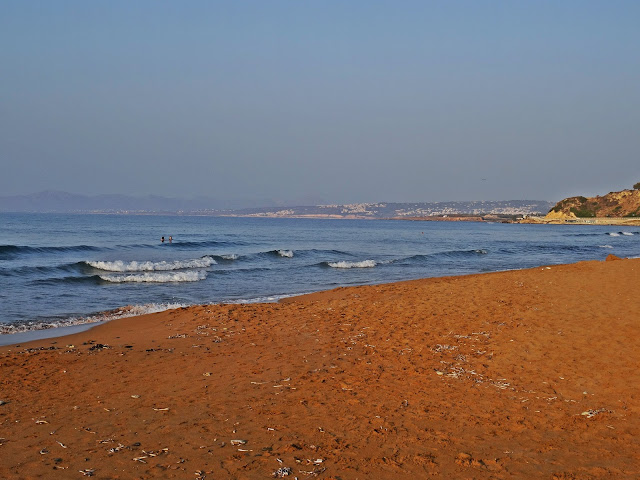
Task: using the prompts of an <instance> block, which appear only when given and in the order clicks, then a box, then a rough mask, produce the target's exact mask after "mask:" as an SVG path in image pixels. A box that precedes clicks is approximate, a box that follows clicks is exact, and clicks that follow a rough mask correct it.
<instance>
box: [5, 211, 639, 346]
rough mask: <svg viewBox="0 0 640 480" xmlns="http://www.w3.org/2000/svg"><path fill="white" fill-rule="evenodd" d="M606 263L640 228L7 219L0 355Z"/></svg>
mask: <svg viewBox="0 0 640 480" xmlns="http://www.w3.org/2000/svg"><path fill="white" fill-rule="evenodd" d="M162 237H164V239H165V241H164V243H163V242H162V241H161V238H162ZM169 237H171V238H172V240H171V242H170V241H169ZM611 253H612V254H615V255H617V256H619V257H638V256H640V227H624V228H623V227H615V226H613V227H612V226H589V225H520V224H502V223H481V222H420V221H400V220H342V219H307V218H305V219H295V218H239V217H213V216H186V215H173V216H160V215H101V214H91V215H89V214H35V213H34V214H22V213H13V214H12V213H1V214H0V345H3V344H4V345H7V344H13V343H17V342H23V341H27V340H29V339H35V338H47V337H55V336H59V335H64V334H68V333H73V332H75V331H79V330H81V329H86V328H89V327H90V326H92V325H93V324H95V323H98V322H103V321H107V320H110V319H114V318H120V317H127V316H136V315H141V314H144V313H151V312H158V311H163V310H167V309H172V308H179V307H183V306H188V305H194V304H217V303H251V302H275V301H278V300H279V299H281V298H284V297H288V296H293V295H299V294H304V293H310V292H316V291H320V290H326V289H331V288H335V287H339V286H349V285H370V284H379V283H387V282H396V281H401V280H410V279H417V278H426V277H441V276H449V275H461V274H471V273H482V272H496V271H503V270H513V269H522V268H529V267H537V266H543V265H545V266H546V265H556V264H563V263H572V262H577V261H581V260H604V259H605V258H606V257H607V255H609V254H611Z"/></svg>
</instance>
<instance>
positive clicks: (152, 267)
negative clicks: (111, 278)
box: [85, 256, 217, 272]
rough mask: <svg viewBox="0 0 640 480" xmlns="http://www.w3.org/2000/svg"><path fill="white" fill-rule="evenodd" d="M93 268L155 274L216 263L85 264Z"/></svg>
mask: <svg viewBox="0 0 640 480" xmlns="http://www.w3.org/2000/svg"><path fill="white" fill-rule="evenodd" d="M85 263H86V264H87V265H90V266H91V267H93V268H97V269H98V270H104V271H106V272H155V271H171V270H184V269H187V268H206V267H210V266H211V265H215V264H216V263H217V262H216V261H215V260H214V259H213V258H211V257H208V256H207V257H202V258H194V259H191V260H175V261H173V262H166V261H162V262H137V261H132V262H124V261H122V260H116V261H114V262H85Z"/></svg>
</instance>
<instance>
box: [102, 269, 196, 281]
mask: <svg viewBox="0 0 640 480" xmlns="http://www.w3.org/2000/svg"><path fill="white" fill-rule="evenodd" d="M100 278H101V279H102V280H105V281H107V282H113V283H127V282H136V283H171V282H198V281H200V280H204V279H205V278H207V274H206V273H205V272H172V273H150V272H147V273H139V274H132V275H100Z"/></svg>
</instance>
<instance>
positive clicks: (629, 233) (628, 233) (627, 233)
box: [620, 232, 633, 236]
mask: <svg viewBox="0 0 640 480" xmlns="http://www.w3.org/2000/svg"><path fill="white" fill-rule="evenodd" d="M620 233H621V234H622V235H629V236H631V235H633V232H620Z"/></svg>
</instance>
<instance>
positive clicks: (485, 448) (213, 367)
mask: <svg viewBox="0 0 640 480" xmlns="http://www.w3.org/2000/svg"><path fill="white" fill-rule="evenodd" d="M639 281H640V260H639V259H632V260H619V261H606V262H605V261H590V262H581V263H577V264H572V265H563V266H551V267H544V266H543V267H538V268H533V269H529V270H521V271H510V272H500V273H491V274H482V275H470V276H463V277H447V278H434V279H425V280H418V281H408V282H402V283H395V284H386V285H378V286H364V287H351V288H339V289H336V290H332V291H328V292H322V293H317V294H313V295H308V296H302V297H296V298H291V299H287V300H286V301H282V302H281V303H279V304H252V305H218V306H198V307H190V308H184V309H179V310H171V311H167V312H163V313H158V314H153V315H146V316H141V317H135V318H128V319H121V320H115V321H112V322H109V323H107V324H103V325H100V326H97V327H95V328H93V329H91V330H89V331H86V332H82V333H79V334H76V335H72V336H68V337H61V338H55V339H48V340H39V341H37V342H32V343H29V344H21V345H14V346H9V347H1V348H0V371H1V377H0V378H1V380H0V478H7V479H13V478H20V479H29V478H47V479H49V478H64V479H66V478H83V477H84V476H93V477H95V478H100V479H116V478H118V479H128V478H196V479H198V478H209V479H214V478H232V479H259V478H274V477H275V478H285V477H286V478H299V479H306V478H310V479H311V478H322V479H344V480H347V479H370V478H389V479H392V478H431V477H434V478H465V479H466V478H468V479H472V478H473V479H485V478H487V479H488V478H493V479H500V478H548V479H592V478H638V477H640V420H639V419H638V415H639V414H640V395H639V394H638V385H640V370H639V368H638V367H639V365H640V361H639V360H640V337H639V336H638V331H639V322H640V300H639V299H638V290H637V289H638V284H639V283H638V282H639Z"/></svg>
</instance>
